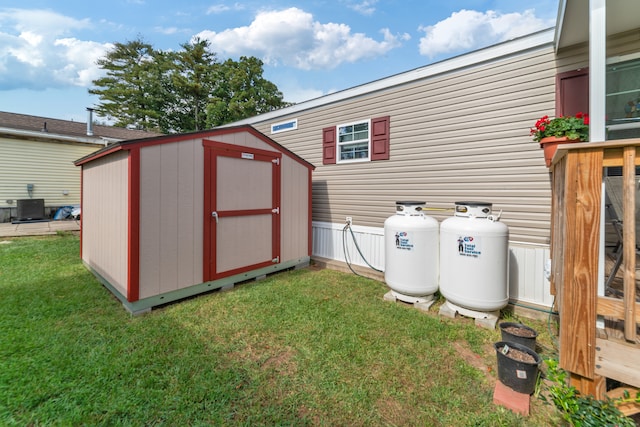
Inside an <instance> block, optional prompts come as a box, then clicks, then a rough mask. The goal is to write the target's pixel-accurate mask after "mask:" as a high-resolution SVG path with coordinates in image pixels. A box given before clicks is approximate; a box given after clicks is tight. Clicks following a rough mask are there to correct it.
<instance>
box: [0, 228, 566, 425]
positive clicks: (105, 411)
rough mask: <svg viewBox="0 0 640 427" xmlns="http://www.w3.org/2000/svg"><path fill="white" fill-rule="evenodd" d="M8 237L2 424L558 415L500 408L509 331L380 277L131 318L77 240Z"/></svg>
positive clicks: (399, 421)
mask: <svg viewBox="0 0 640 427" xmlns="http://www.w3.org/2000/svg"><path fill="white" fill-rule="evenodd" d="M7 242H9V243H4V242H3V243H4V244H0V294H1V295H2V298H0V330H1V331H2V334H1V335H0V424H1V425H109V426H111V425H116V426H119V425H122V426H128V425H131V426H139V425H171V426H174V425H194V426H195V425H247V426H256V425H302V426H304V425H327V426H338V425H350V426H351V425H356V426H357V425H361V426H368V425H407V426H417V425H421V426H452V425H456V426H472V425H473V426H520V425H524V424H526V425H531V426H546V425H558V424H559V417H558V416H557V415H556V413H555V412H553V411H552V410H551V409H550V407H549V406H544V405H543V404H542V403H540V402H539V401H538V400H537V399H535V398H534V399H532V405H533V406H532V415H531V416H530V417H528V418H523V417H522V416H520V415H516V414H514V413H512V412H510V411H509V410H506V409H504V408H502V407H499V406H496V405H493V404H492V398H493V387H494V385H495V380H496V377H495V352H494V351H493V347H492V343H493V342H495V341H499V338H500V337H499V331H490V330H486V329H482V328H477V327H475V326H474V325H473V322H472V321H471V320H470V319H456V320H450V319H444V318H440V317H439V316H437V311H433V312H430V313H423V312H420V311H418V310H415V309H413V308H411V307H409V306H407V305H405V304H402V303H390V302H385V301H383V299H382V295H383V294H384V293H385V292H386V291H387V289H386V287H385V286H384V284H382V283H380V282H377V281H373V280H369V279H364V278H361V277H357V276H354V275H350V274H344V273H340V272H336V271H331V270H314V269H304V270H297V271H291V272H285V273H280V274H276V275H273V276H270V277H268V278H267V279H265V280H262V281H260V282H252V283H247V284H243V285H241V286H238V287H236V289H235V290H233V291H231V292H223V293H220V292H219V293H211V294H208V295H202V296H200V297H197V298H193V299H190V300H187V301H183V302H180V303H176V304H172V305H169V306H166V307H163V308H160V309H157V310H154V311H152V312H151V313H148V314H146V315H143V316H139V317H132V316H130V315H129V314H128V313H127V312H126V311H125V310H124V308H123V307H122V306H121V304H120V303H119V302H118V301H117V300H116V299H115V298H114V297H113V296H112V295H111V294H110V293H109V292H108V291H107V290H106V289H105V288H104V287H102V286H101V285H100V284H99V283H98V282H97V281H96V280H95V279H94V278H93V276H92V275H91V274H90V273H88V272H87V271H86V270H85V269H84V267H83V266H82V264H81V262H80V259H79V257H78V238H77V237H76V236H73V235H58V236H52V237H46V238H19V239H13V240H8V241H7ZM527 323H528V324H530V325H531V322H527ZM543 325H544V324H541V326H540V327H538V328H537V329H538V331H539V332H540V333H541V336H542V335H544V334H545V332H544V331H543V330H542V331H541V330H540V329H541V328H544V326H543ZM532 326H533V325H532ZM534 327H536V326H534Z"/></svg>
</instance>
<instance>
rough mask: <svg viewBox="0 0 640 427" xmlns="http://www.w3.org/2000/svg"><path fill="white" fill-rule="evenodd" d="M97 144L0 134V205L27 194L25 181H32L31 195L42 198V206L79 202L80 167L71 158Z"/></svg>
mask: <svg viewBox="0 0 640 427" xmlns="http://www.w3.org/2000/svg"><path fill="white" fill-rule="evenodd" d="M100 148H101V146H99V145H89V144H71V143H69V144H63V143H52V142H41V141H29V140H20V139H11V138H4V137H0V208H1V207H13V208H15V207H16V204H15V200H18V199H28V198H30V196H29V193H28V192H27V184H34V191H33V194H32V195H31V197H32V198H34V199H44V202H45V206H66V205H79V204H80V168H77V167H75V166H74V165H73V162H74V161H75V160H77V159H79V158H81V157H84V156H86V155H88V154H90V153H92V152H94V151H96V150H98V149H100ZM65 190H66V191H68V194H67V195H64V194H63V191H65ZM7 200H14V203H11V204H8V203H7V202H6V201H7Z"/></svg>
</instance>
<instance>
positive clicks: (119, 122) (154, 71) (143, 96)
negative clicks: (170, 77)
mask: <svg viewBox="0 0 640 427" xmlns="http://www.w3.org/2000/svg"><path fill="white" fill-rule="evenodd" d="M97 63H98V65H99V66H100V67H102V68H103V69H104V70H106V76H105V77H102V78H99V79H97V80H94V81H93V84H94V85H95V86H96V88H95V89H89V93H91V94H94V95H98V96H99V97H100V100H101V102H100V103H99V104H98V108H97V110H98V114H99V115H100V116H106V117H108V118H110V119H115V121H116V122H115V125H116V126H121V127H134V128H136V129H148V130H151V129H153V130H162V129H163V127H164V126H163V123H162V122H163V119H162V117H163V116H162V111H163V110H164V107H165V105H166V104H167V103H168V102H169V98H168V96H167V91H166V89H167V88H166V87H165V85H164V84H163V81H164V79H165V74H166V73H167V72H168V70H169V63H168V61H167V57H166V55H164V54H162V53H161V52H156V51H155V50H154V49H153V47H152V46H151V45H150V44H148V43H145V42H144V41H143V40H142V39H140V38H138V39H136V40H133V41H130V42H128V43H116V44H115V46H114V48H113V49H112V50H110V51H109V52H107V55H106V56H105V57H104V58H101V59H99V60H98V62H97Z"/></svg>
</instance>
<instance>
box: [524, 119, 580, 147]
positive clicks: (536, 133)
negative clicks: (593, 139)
mask: <svg viewBox="0 0 640 427" xmlns="http://www.w3.org/2000/svg"><path fill="white" fill-rule="evenodd" d="M530 134H531V136H533V140H534V141H536V142H540V140H541V139H542V138H546V137H548V136H555V137H557V138H561V137H563V136H566V137H567V138H569V139H575V140H580V141H588V140H589V115H588V114H585V113H578V114H576V115H575V116H565V117H556V118H554V119H549V116H543V117H542V118H541V119H539V120H538V121H537V122H536V124H535V126H534V127H532V128H531V132H530Z"/></svg>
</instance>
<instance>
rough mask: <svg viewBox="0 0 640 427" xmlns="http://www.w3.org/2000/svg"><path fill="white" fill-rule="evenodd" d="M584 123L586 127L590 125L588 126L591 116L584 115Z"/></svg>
mask: <svg viewBox="0 0 640 427" xmlns="http://www.w3.org/2000/svg"><path fill="white" fill-rule="evenodd" d="M582 122H583V123H584V124H585V125H588V124H589V116H587V115H586V114H585V115H584V117H583V118H582Z"/></svg>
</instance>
